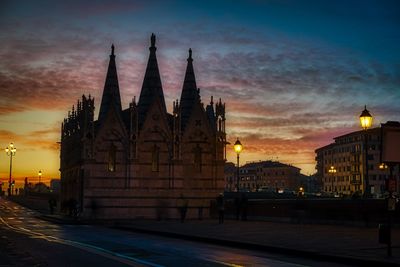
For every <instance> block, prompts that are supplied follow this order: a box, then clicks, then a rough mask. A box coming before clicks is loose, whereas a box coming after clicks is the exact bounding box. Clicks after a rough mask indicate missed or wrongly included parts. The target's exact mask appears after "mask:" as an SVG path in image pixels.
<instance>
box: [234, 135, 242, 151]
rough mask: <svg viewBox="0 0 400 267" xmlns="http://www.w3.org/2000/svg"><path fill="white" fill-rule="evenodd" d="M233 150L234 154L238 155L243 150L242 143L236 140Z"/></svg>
mask: <svg viewBox="0 0 400 267" xmlns="http://www.w3.org/2000/svg"><path fill="white" fill-rule="evenodd" d="M233 149H235V152H236V153H237V154H240V152H242V150H243V146H242V143H240V141H239V138H238V139H237V140H236V142H235V144H234V145H233Z"/></svg>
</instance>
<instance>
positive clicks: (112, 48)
mask: <svg viewBox="0 0 400 267" xmlns="http://www.w3.org/2000/svg"><path fill="white" fill-rule="evenodd" d="M114 48H115V47H114V44H112V45H111V55H112V56H113V55H114Z"/></svg>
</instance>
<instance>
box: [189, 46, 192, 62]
mask: <svg viewBox="0 0 400 267" xmlns="http://www.w3.org/2000/svg"><path fill="white" fill-rule="evenodd" d="M189 59H192V48H189Z"/></svg>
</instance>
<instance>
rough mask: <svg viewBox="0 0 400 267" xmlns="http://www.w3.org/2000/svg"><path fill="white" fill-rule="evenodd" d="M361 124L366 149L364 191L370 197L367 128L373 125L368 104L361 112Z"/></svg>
mask: <svg viewBox="0 0 400 267" xmlns="http://www.w3.org/2000/svg"><path fill="white" fill-rule="evenodd" d="M360 124H361V127H362V128H363V129H364V150H365V175H364V184H365V191H364V195H365V196H366V197H369V195H370V188H369V177H368V134H367V130H368V128H370V127H371V126H372V115H371V114H370V113H369V111H368V110H367V106H365V107H364V110H363V111H362V112H361V115H360Z"/></svg>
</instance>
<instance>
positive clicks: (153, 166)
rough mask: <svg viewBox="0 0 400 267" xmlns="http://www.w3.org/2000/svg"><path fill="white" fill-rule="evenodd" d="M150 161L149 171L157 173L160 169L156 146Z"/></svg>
mask: <svg viewBox="0 0 400 267" xmlns="http://www.w3.org/2000/svg"><path fill="white" fill-rule="evenodd" d="M151 159H152V161H151V170H152V171H153V172H158V171H159V169H160V148H159V147H158V146H156V145H154V147H153V153H152V156H151Z"/></svg>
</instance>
